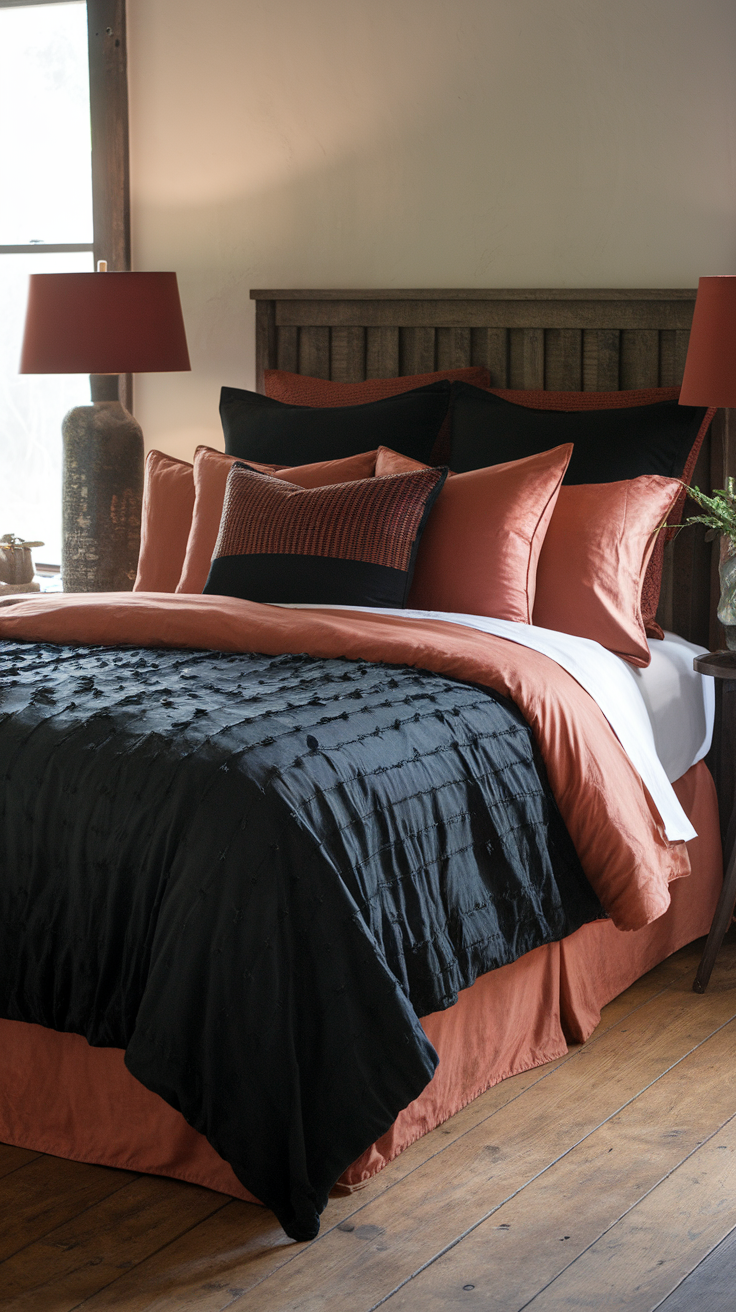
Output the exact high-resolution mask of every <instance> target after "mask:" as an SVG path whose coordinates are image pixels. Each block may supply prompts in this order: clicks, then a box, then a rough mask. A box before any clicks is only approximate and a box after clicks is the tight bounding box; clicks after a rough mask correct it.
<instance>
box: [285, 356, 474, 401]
mask: <svg viewBox="0 0 736 1312" xmlns="http://www.w3.org/2000/svg"><path fill="white" fill-rule="evenodd" d="M443 379H446V380H447V381H448V382H454V381H455V380H457V381H458V382H463V383H472V384H473V386H474V387H490V384H491V376H490V374H489V372H488V370H487V369H486V368H484V367H483V366H481V365H477V366H476V365H472V366H469V367H468V368H467V369H438V370H437V371H436V372H435V373H431V374H406V375H404V377H403V378H366V379H364V380H363V382H361V383H335V382H332V380H328V379H326V378H310V377H308V376H307V375H306V374H290V373H287V372H286V370H285V369H267V370H266V372H265V374H264V386H265V390H266V396H270V397H271V398H272V399H273V400H274V401H284V402H286V404H287V405H312V406H331V405H365V403H366V402H367V401H382V400H383V399H384V398H385V397H387V396H398V395H399V393H400V392H412V391H414V389H415V388H417V387H426V386H427V385H428V384H429V383H438V382H441V381H442V380H443Z"/></svg>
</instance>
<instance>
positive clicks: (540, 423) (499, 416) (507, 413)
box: [450, 383, 705, 483]
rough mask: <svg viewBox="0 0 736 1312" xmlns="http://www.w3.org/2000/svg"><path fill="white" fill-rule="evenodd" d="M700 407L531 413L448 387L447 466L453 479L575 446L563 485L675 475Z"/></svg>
mask: <svg viewBox="0 0 736 1312" xmlns="http://www.w3.org/2000/svg"><path fill="white" fill-rule="evenodd" d="M704 416H705V409H704V408H703V407H700V406H691V405H679V403H678V402H677V401H656V402H654V404H653V405H640V406H631V407H630V408H628V407H622V408H620V409H618V408H617V409H614V410H572V411H571V410H532V409H530V408H527V407H526V406H523V405H515V404H514V403H513V402H512V401H505V400H504V399H503V398H502V397H500V396H494V395H493V393H492V392H485V391H483V389H482V388H480V387H471V386H470V385H469V384H468V383H453V385H452V447H451V456H450V468H451V469H452V470H454V472H455V473H457V474H462V473H464V472H465V471H466V470H468V469H484V468H485V467H486V466H487V465H500V464H503V463H505V462H506V461H507V460H520V459H521V458H522V456H533V455H537V453H538V452H540V451H550V450H551V449H552V448H553V447H556V446H560V445H562V443H564V442H573V443H574V449H573V453H572V457H571V460H570V464H569V465H568V467H567V472H566V474H565V477H564V480H563V482H565V483H616V482H618V481H619V479H629V478H638V477H639V475H640V474H662V475H664V477H666V478H679V477H680V476H681V474H682V471H683V470H684V468H685V463H686V461H687V458H688V455H689V454H690V449H691V447H692V445H693V443H694V441H695V439H696V437H697V435H698V430H699V429H700V425H701V424H702V422H703V418H704Z"/></svg>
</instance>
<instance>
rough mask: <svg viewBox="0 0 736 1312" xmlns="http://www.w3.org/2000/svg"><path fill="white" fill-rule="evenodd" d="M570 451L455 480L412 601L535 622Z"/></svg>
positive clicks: (426, 545) (445, 494)
mask: <svg viewBox="0 0 736 1312" xmlns="http://www.w3.org/2000/svg"><path fill="white" fill-rule="evenodd" d="M571 454H572V445H571V444H570V443H567V444H565V445H563V446H558V447H555V448H554V450H552V451H543V452H541V453H540V454H539V455H534V456H528V457H526V458H525V459H523V460H512V461H509V462H507V463H506V464H502V465H492V466H490V467H488V468H486V469H474V470H471V471H470V472H468V473H465V474H455V475H454V476H453V477H452V478H451V479H448V480H447V482H446V483H445V486H444V488H443V489H442V493H441V495H440V497H439V498H438V500H437V505H436V506H435V508H434V510H433V512H432V516H431V519H430V521H429V523H428V525H427V528H426V531H425V533H424V536H423V538H422V542H421V545H420V547H419V552H418V554H417V563H416V569H415V571H414V583H413V585H412V589H411V594H410V597H409V601H408V603H407V604H408V605H409V606H410V607H412V608H416V609H418V610H444V611H456V612H461V613H465V614H470V615H491V616H493V617H495V618H497V619H503V620H516V621H518V622H519V623H522V624H531V622H532V610H533V608H534V594H535V588H536V572H537V560H538V558H539V553H540V550H541V547H542V543H543V541H544V535H545V533H546V531H547V526H548V524H549V522H550V518H551V516H552V512H553V510H554V507H555V502H556V500H557V496H558V493H559V491H560V485H561V483H562V479H563V476H564V473H565V470H566V469H567V465H568V462H569V460H570V456H571Z"/></svg>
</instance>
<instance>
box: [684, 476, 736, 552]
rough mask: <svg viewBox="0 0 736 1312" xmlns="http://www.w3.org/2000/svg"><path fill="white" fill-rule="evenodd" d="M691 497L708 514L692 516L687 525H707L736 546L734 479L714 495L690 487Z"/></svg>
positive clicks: (735, 492)
mask: <svg viewBox="0 0 736 1312" xmlns="http://www.w3.org/2000/svg"><path fill="white" fill-rule="evenodd" d="M687 494H688V496H689V497H692V499H693V501H695V502H697V504H698V505H699V506H700V507H701V508H702V509H703V510H704V511H705V512H706V513H705V514H704V515H690V516H689V518H688V519H686V520H685V524H686V525H687V524H705V525H706V526H707V527H708V528H709V529H712V530H713V531H714V532H716V533H723V534H724V535H725V536H726V537H728V538H730V539H731V541H732V542H733V543H734V545H735V546H736V488H734V480H733V478H729V479H727V481H726V486H725V488H724V487H717V488H714V489H713V495H712V496H710V497H709V496H708V495H707V494H706V493H705V492H701V491H700V488H699V487H689V488H688V490H687Z"/></svg>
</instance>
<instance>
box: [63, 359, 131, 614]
mask: <svg viewBox="0 0 736 1312" xmlns="http://www.w3.org/2000/svg"><path fill="white" fill-rule="evenodd" d="M115 383H116V384H117V378H116V379H115ZM61 431H62V437H63V442H64V460H63V476H62V488H63V491H62V551H61V578H62V585H63V588H64V591H65V592H130V591H131V589H132V587H133V584H134V582H135V576H136V571H137V569H138V551H139V547H140V531H141V501H142V497H143V433H142V431H141V427H140V424H139V423H138V422H137V421H136V420H135V419H134V418H133V416H132V415H131V414H129V413H128V411H127V410H126V409H125V408H124V407H123V406H122V405H121V404H120V401H117V400H115V401H113V400H110V401H94V402H93V403H92V405H79V406H75V408H74V409H73V410H70V411H69V413H68V414H67V415H66V416H65V418H64V422H63V424H62V429H61Z"/></svg>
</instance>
